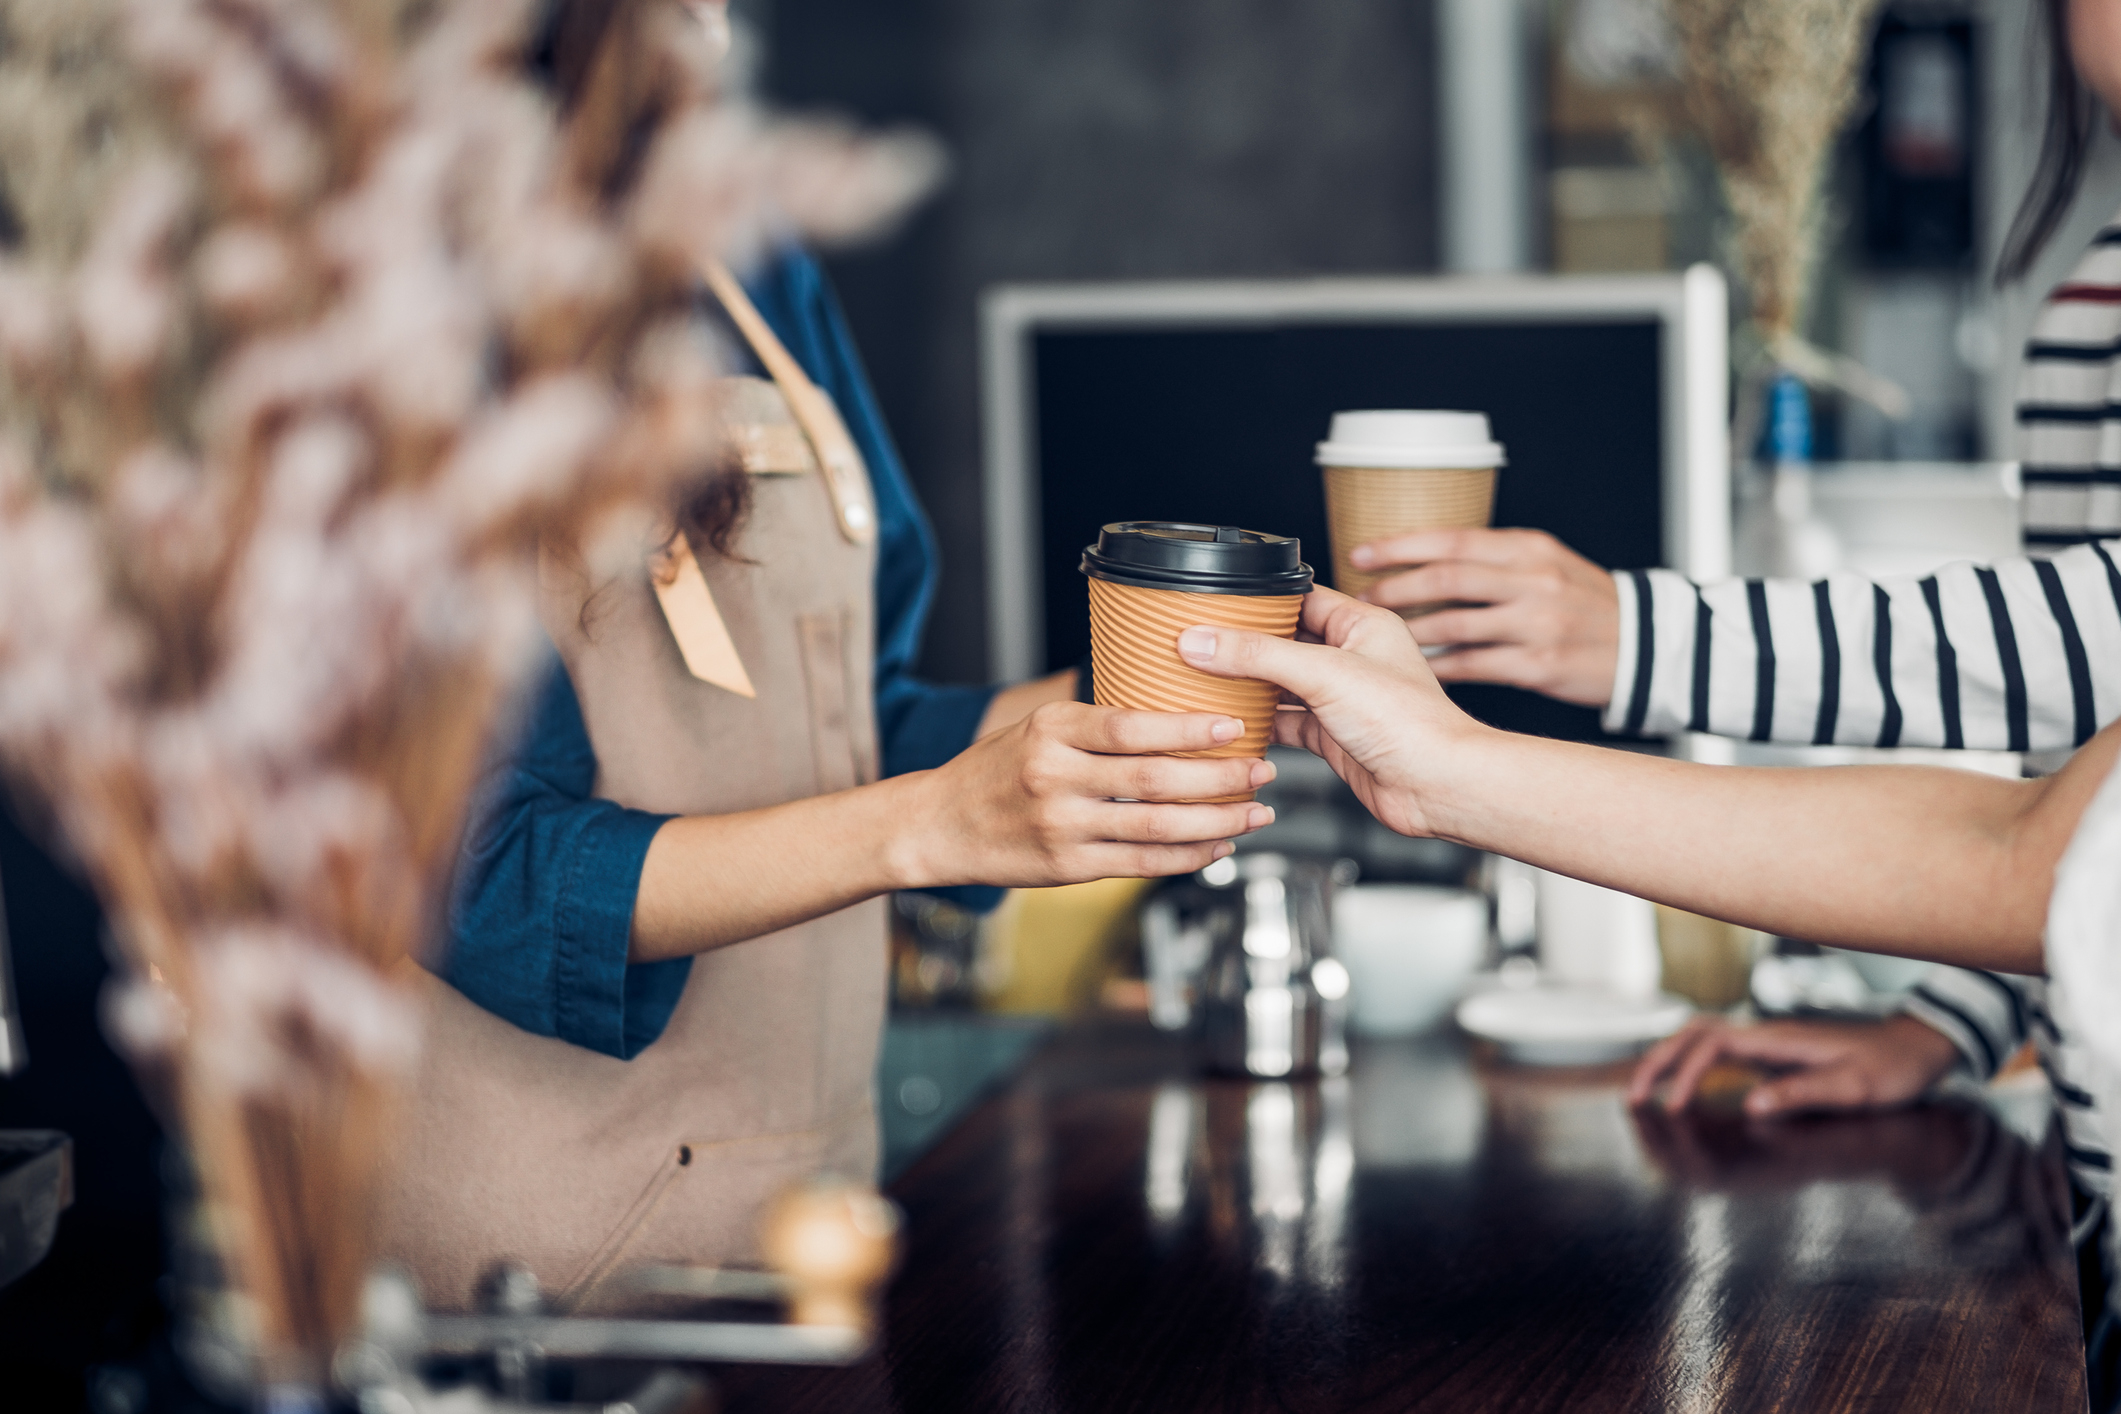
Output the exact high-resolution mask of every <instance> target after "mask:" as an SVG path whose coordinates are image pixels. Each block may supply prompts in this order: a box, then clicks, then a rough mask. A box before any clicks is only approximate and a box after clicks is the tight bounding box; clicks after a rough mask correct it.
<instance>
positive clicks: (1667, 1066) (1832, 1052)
mask: <svg viewBox="0 0 2121 1414" xmlns="http://www.w3.org/2000/svg"><path fill="white" fill-rule="evenodd" d="M1958 1059H1959V1050H1958V1048H1957V1047H1956V1046H1954V1045H1953V1044H1952V1043H1951V1042H1950V1041H1949V1040H1948V1039H1946V1038H1945V1037H1944V1035H1943V1034H1942V1033H1940V1032H1938V1031H1937V1030H1936V1029H1935V1028H1933V1027H1930V1026H1926V1025H1924V1024H1923V1023H1922V1022H1920V1021H1917V1020H1916V1019H1915V1018H1914V1017H1912V1016H1896V1017H1893V1018H1891V1019H1890V1020H1886V1021H1857V1022H1829V1021H1767V1022H1762V1023H1761V1024H1759V1025H1757V1026H1733V1025H1731V1024H1730V1023H1729V1022H1726V1021H1720V1020H1707V1021H1700V1022H1696V1023H1695V1024H1694V1025H1692V1026H1689V1027H1687V1028H1686V1030H1684V1031H1681V1032H1680V1033H1679V1034H1678V1035H1676V1036H1669V1037H1667V1038H1665V1039H1664V1040H1663V1041H1660V1042H1658V1043H1657V1045H1656V1046H1655V1047H1653V1048H1652V1049H1651V1051H1650V1052H1649V1054H1648V1055H1646V1056H1644V1057H1643V1058H1642V1064H1640V1065H1639V1066H1637V1067H1636V1068H1635V1078H1634V1080H1633V1081H1632V1082H1631V1083H1630V1084H1629V1086H1628V1103H1629V1104H1631V1105H1642V1104H1647V1103H1649V1101H1650V1099H1651V1097H1652V1096H1654V1095H1655V1094H1656V1092H1657V1087H1658V1085H1659V1084H1660V1083H1662V1084H1664V1086H1665V1097H1664V1103H1665V1107H1666V1108H1667V1109H1674V1110H1676V1109H1683V1108H1685V1107H1686V1106H1687V1105H1688V1104H1689V1103H1690V1102H1692V1100H1693V1098H1694V1094H1695V1092H1696V1091H1697V1090H1698V1089H1699V1088H1700V1086H1701V1079H1702V1077H1703V1076H1704V1075H1706V1074H1708V1072H1709V1070H1710V1069H1711V1068H1712V1067H1714V1066H1715V1065H1716V1064H1717V1063H1718V1062H1721V1061H1729V1060H1735V1061H1740V1062H1748V1063H1751V1064H1754V1065H1759V1066H1765V1067H1767V1068H1769V1069H1771V1070H1776V1071H1783V1072H1787V1073H1786V1074H1782V1075H1779V1076H1778V1077H1777V1078H1775V1079H1772V1080H1764V1081H1762V1082H1761V1083H1759V1084H1758V1085H1755V1086H1754V1087H1753V1089H1752V1092H1751V1093H1750V1094H1748V1095H1747V1096H1746V1097H1745V1111H1746V1113H1747V1114H1750V1115H1776V1114H1791V1113H1795V1112H1798V1111H1802V1110H1857V1109H1876V1108H1884V1107H1887V1106H1891V1105H1904V1104H1906V1103H1907V1102H1908V1101H1910V1100H1913V1099H1916V1098H1918V1097H1919V1096H1921V1095H1923V1094H1924V1093H1926V1092H1927V1091H1928V1090H1929V1088H1930V1087H1931V1086H1932V1085H1935V1084H1936V1083H1937V1082H1938V1081H1939V1080H1941V1079H1943V1078H1944V1075H1945V1072H1947V1071H1949V1070H1950V1069H1951V1068H1952V1066H1953V1064H1954V1063H1955V1062H1957V1061H1958Z"/></svg>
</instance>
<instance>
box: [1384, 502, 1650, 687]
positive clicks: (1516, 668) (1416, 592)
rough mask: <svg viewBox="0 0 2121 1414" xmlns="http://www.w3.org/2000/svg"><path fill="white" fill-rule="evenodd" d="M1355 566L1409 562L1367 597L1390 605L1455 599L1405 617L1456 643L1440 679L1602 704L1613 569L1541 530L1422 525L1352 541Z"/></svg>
mask: <svg viewBox="0 0 2121 1414" xmlns="http://www.w3.org/2000/svg"><path fill="white" fill-rule="evenodd" d="M1351 558H1352V559H1353V560H1354V561H1355V565H1356V568H1358V569H1364V570H1384V569H1391V568H1393V567H1395V566H1401V565H1404V566H1408V567H1409V568H1408V569H1407V572H1406V573H1405V574H1397V575H1393V576H1392V577H1391V578H1390V579H1386V580H1382V581H1380V582H1379V583H1377V584H1376V585H1375V586H1373V587H1372V588H1371V589H1370V591H1369V593H1367V594H1365V595H1364V596H1363V597H1364V598H1365V599H1366V600H1368V601H1369V602H1370V603H1373V604H1381V605H1383V606H1384V607H1386V608H1388V609H1407V608H1411V607H1412V606H1414V605H1417V604H1433V603H1439V602H1453V603H1457V604H1463V605H1465V606H1467V607H1463V608H1448V609H1438V610H1436V611H1434V612H1432V613H1427V614H1423V615H1421V616H1420V617H1419V618H1416V619H1414V620H1413V621H1412V622H1411V623H1410V624H1409V627H1410V628H1411V629H1412V630H1413V633H1414V636H1415V637H1416V638H1417V639H1419V640H1420V641H1421V643H1422V645H1423V646H1424V647H1429V648H1437V647H1446V648H1450V649H1452V650H1453V651H1452V652H1450V653H1446V654H1443V655H1442V656H1440V657H1437V658H1435V659H1434V660H1432V662H1431V664H1430V666H1432V667H1433V668H1434V669H1435V670H1436V676H1437V677H1438V678H1440V679H1442V680H1443V681H1445V682H1493V683H1503V684H1506V685H1507V686H1510V687H1523V688H1529V689H1531V690H1532V691H1533V692H1539V693H1544V694H1546V695H1547V696H1548V697H1556V698H1559V699H1561V700H1562V701H1563V702H1574V703H1578V704H1580V705H1582V706H1586V707H1603V706H1605V705H1606V702H1607V700H1608V699H1609V698H1611V696H1612V693H1613V671H1614V664H1615V662H1616V661H1617V660H1618V657H1619V653H1620V596H1619V594H1618V593H1617V592H1616V591H1615V590H1614V588H1613V577H1612V576H1611V575H1610V574H1607V573H1606V572H1605V571H1604V570H1602V569H1600V568H1599V567H1598V566H1596V565H1594V564H1592V563H1591V562H1590V561H1589V560H1587V559H1585V558H1584V557H1583V556H1581V555H1579V554H1577V553H1576V552H1575V551H1574V550H1571V549H1570V548H1569V547H1568V546H1566V545H1564V544H1562V543H1561V542H1560V541H1559V540H1556V539H1555V538H1554V537H1553V536H1551V535H1549V534H1547V533H1546V532H1545V531H1543V530H1486V529H1468V530H1423V531H1417V532H1415V533H1413V534H1411V535H1399V536H1394V537H1392V538H1391V539H1388V540H1378V541H1375V542H1373V543H1371V544H1368V545H1361V546H1358V547H1356V549H1355V551H1354V553H1353V555H1352V557H1351Z"/></svg>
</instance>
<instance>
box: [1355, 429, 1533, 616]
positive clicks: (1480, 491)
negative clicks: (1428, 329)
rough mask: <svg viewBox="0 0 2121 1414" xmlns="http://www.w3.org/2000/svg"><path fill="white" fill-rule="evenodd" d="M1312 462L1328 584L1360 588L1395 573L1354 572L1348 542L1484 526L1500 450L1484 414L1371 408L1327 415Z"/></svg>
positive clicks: (1361, 591) (1365, 589) (1427, 606)
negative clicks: (1328, 555) (1322, 515)
mask: <svg viewBox="0 0 2121 1414" xmlns="http://www.w3.org/2000/svg"><path fill="white" fill-rule="evenodd" d="M1317 460H1318V465H1319V466H1320V468H1321V469H1322V470H1323V471H1324V473H1325V482H1326V523H1327V527H1328V529H1329V531H1330V533H1331V538H1332V549H1333V585H1334V587H1335V588H1336V589H1338V590H1340V591H1341V592H1342V593H1343V594H1355V595H1361V594H1365V593H1367V592H1368V591H1369V590H1370V589H1371V588H1372V587H1373V586H1374V585H1376V584H1377V583H1378V581H1380V580H1382V579H1386V578H1389V577H1390V576H1391V575H1392V574H1394V573H1397V571H1395V570H1387V571H1384V572H1377V571H1371V570H1358V569H1356V568H1355V566H1354V565H1353V564H1351V563H1350V562H1349V559H1348V557H1349V556H1350V555H1351V554H1353V553H1354V551H1355V547H1356V546H1358V545H1367V544H1370V543H1371V542H1373V541H1377V540H1384V539H1388V538H1390V537H1391V536H1395V535H1406V534H1409V533H1411V532H1413V531H1417V530H1447V529H1459V528H1469V527H1477V526H1483V525H1486V524H1488V522H1489V521H1490V520H1491V519H1492V518H1493V516H1494V512H1495V476H1496V468H1497V467H1500V466H1501V465H1502V464H1503V461H1504V457H1503V450H1502V446H1501V444H1500V443H1498V442H1496V441H1494V440H1493V438H1492V437H1491V436H1490V435H1489V430H1488V419H1487V416H1486V414H1484V413H1477V412H1434V411H1418V410H1407V409H1379V410H1374V411H1368V412H1339V413H1335V414H1334V415H1333V422H1332V426H1331V429H1330V430H1329V431H1328V433H1327V434H1326V440H1325V441H1323V442H1321V443H1319V444H1318V453H1317ZM1440 607H1442V606H1441V605H1438V604H1423V605H1417V606H1415V607H1413V608H1410V609H1404V610H1402V611H1401V612H1403V613H1407V614H1410V615H1411V614H1416V613H1425V612H1427V611H1428V610H1430V609H1434V608H1440Z"/></svg>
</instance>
